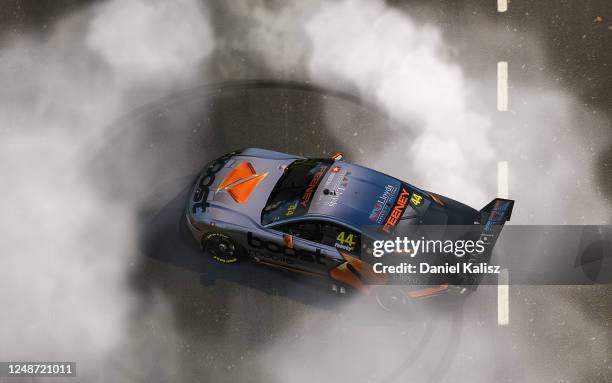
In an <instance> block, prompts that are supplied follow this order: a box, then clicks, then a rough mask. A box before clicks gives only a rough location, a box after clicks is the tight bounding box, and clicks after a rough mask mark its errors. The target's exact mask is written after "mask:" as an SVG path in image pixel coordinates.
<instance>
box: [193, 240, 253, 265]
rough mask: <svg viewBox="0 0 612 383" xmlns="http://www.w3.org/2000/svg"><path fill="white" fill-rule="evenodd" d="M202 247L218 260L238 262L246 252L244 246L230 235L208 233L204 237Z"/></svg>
mask: <svg viewBox="0 0 612 383" xmlns="http://www.w3.org/2000/svg"><path fill="white" fill-rule="evenodd" d="M202 247H203V248H204V250H205V251H207V252H208V253H209V254H210V256H211V257H212V258H213V259H214V260H215V261H217V262H221V263H236V262H238V261H239V260H240V258H242V255H243V253H244V251H243V249H242V247H241V246H240V245H239V244H237V243H236V242H235V241H234V240H233V239H232V238H231V237H230V236H229V235H227V234H223V233H208V234H206V235H204V238H203V239H202Z"/></svg>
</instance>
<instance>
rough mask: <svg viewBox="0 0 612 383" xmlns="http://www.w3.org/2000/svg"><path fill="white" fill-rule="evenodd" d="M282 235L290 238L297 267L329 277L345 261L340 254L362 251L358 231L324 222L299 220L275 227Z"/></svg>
mask: <svg viewBox="0 0 612 383" xmlns="http://www.w3.org/2000/svg"><path fill="white" fill-rule="evenodd" d="M272 229H273V230H276V231H278V232H280V233H282V234H283V235H290V236H291V241H292V244H291V245H292V247H293V249H294V251H295V253H296V256H295V264H294V265H295V266H296V267H297V268H300V269H301V270H304V271H308V272H314V273H317V274H326V275H327V273H328V271H329V269H331V268H333V267H335V266H338V265H339V264H340V263H342V262H343V261H344V259H343V257H342V255H341V254H340V251H345V252H348V253H351V254H356V253H358V252H359V251H360V249H359V246H360V236H359V234H358V232H356V231H355V230H352V229H349V228H347V227H344V226H342V225H338V224H336V223H333V222H329V221H325V220H296V221H292V222H288V223H284V224H279V225H275V226H274V227H273V228H272Z"/></svg>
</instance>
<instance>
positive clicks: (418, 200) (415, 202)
mask: <svg viewBox="0 0 612 383" xmlns="http://www.w3.org/2000/svg"><path fill="white" fill-rule="evenodd" d="M421 201H423V196H420V195H418V194H417V193H412V198H410V202H411V203H412V204H413V205H414V206H419V205H420V204H421Z"/></svg>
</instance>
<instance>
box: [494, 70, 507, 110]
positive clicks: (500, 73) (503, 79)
mask: <svg viewBox="0 0 612 383" xmlns="http://www.w3.org/2000/svg"><path fill="white" fill-rule="evenodd" d="M497 110H499V111H501V112H507V111H508V62H507V61H500V62H498V63H497Z"/></svg>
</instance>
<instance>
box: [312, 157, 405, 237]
mask: <svg viewBox="0 0 612 383" xmlns="http://www.w3.org/2000/svg"><path fill="white" fill-rule="evenodd" d="M400 185H401V182H400V181H399V180H398V179H396V178H393V177H391V176H388V175H386V174H384V173H381V172H378V171H376V170H373V169H369V168H366V167H363V166H359V165H355V164H351V163H348V162H343V161H336V162H334V164H333V165H332V166H331V168H330V170H329V171H328V172H327V174H326V176H325V178H324V179H323V180H322V181H321V183H320V184H319V186H318V188H317V191H316V193H315V195H314V197H313V201H312V203H311V205H310V208H309V210H308V212H307V213H306V214H304V216H302V219H320V218H321V217H326V218H329V219H330V220H333V221H338V222H342V223H345V224H348V225H351V226H353V227H356V228H361V227H362V226H373V225H376V224H377V223H376V220H375V219H373V216H372V215H373V212H374V208H375V205H376V203H377V202H378V201H379V200H380V199H381V197H382V196H383V195H384V194H385V191H386V190H388V189H395V190H397V189H399V187H400ZM390 202H391V203H393V201H390Z"/></svg>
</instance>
